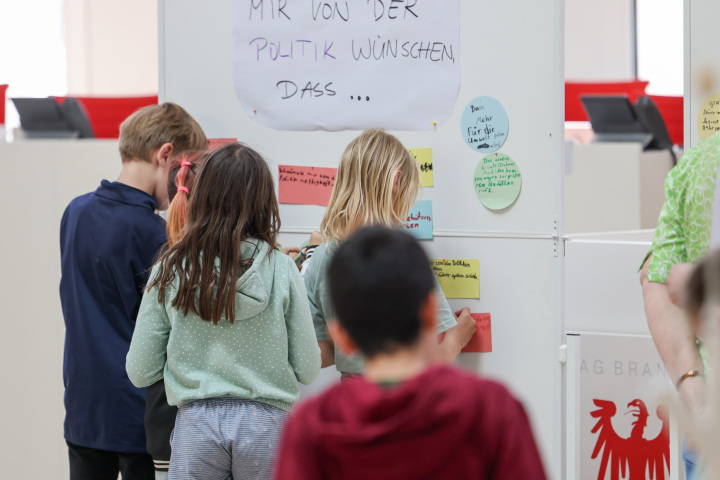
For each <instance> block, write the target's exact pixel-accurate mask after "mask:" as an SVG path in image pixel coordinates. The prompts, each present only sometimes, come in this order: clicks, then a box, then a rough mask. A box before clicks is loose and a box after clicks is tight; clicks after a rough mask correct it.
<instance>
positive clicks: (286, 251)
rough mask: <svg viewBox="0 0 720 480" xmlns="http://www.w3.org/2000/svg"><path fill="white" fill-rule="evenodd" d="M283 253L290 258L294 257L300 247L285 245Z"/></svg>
mask: <svg viewBox="0 0 720 480" xmlns="http://www.w3.org/2000/svg"><path fill="white" fill-rule="evenodd" d="M283 253H284V254H285V255H290V257H291V258H295V257H296V256H297V254H298V253H300V249H299V248H298V247H285V248H283ZM291 254H294V255H291Z"/></svg>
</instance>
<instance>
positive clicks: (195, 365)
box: [126, 239, 320, 410]
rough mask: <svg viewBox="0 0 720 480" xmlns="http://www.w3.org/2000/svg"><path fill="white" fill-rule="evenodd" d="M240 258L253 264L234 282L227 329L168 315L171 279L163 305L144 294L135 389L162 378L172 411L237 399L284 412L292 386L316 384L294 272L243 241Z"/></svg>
mask: <svg viewBox="0 0 720 480" xmlns="http://www.w3.org/2000/svg"><path fill="white" fill-rule="evenodd" d="M241 254H242V257H243V258H249V257H252V258H253V259H254V261H253V264H252V266H251V267H250V268H249V269H248V270H247V271H246V272H245V273H244V274H243V275H242V277H240V279H239V280H238V282H237V289H236V296H235V323H233V324H231V323H230V322H229V321H228V320H226V319H225V318H222V319H221V320H220V322H219V323H218V324H217V325H214V324H213V323H212V322H206V321H203V320H202V319H201V318H200V317H199V316H198V315H195V314H193V313H192V312H189V313H188V315H187V316H185V315H183V313H182V311H179V310H177V309H175V308H174V307H172V306H171V305H170V303H171V302H172V299H173V298H174V297H175V292H176V291H177V286H178V280H177V279H176V280H175V281H174V282H173V284H172V286H171V287H169V288H168V289H167V291H166V295H165V301H164V302H163V303H160V302H158V287H157V286H154V287H153V288H152V289H151V290H150V291H149V292H146V293H145V295H144V296H143V299H142V303H141V305H140V312H139V313H138V317H137V324H136V325H135V332H134V334H133V338H132V342H131V344H130V351H129V352H128V355H127V359H126V369H127V373H128V376H129V377H130V381H132V383H133V384H134V385H135V386H136V387H146V386H149V385H152V384H153V383H155V382H157V381H158V380H160V379H161V378H163V377H164V378H165V389H166V390H167V397H168V403H170V405H183V404H185V403H188V402H191V401H193V400H198V399H204V398H217V397H239V398H246V399H248V400H255V401H259V402H264V403H267V404H269V405H272V406H275V407H278V408H281V409H283V410H289V409H290V407H292V405H293V404H294V403H295V402H296V401H297V399H298V394H299V390H298V384H297V382H298V381H299V382H301V383H304V384H308V383H310V382H312V381H313V380H314V379H315V377H316V376H317V374H318V372H319V371H320V349H319V348H318V345H317V341H316V339H315V331H314V328H313V323H312V319H311V316H310V308H309V306H308V301H307V294H306V293H305V287H304V285H303V281H302V279H301V278H300V274H299V272H298V269H297V266H296V265H295V263H294V262H293V261H292V260H291V259H290V257H288V256H287V255H284V254H282V253H281V252H278V251H277V250H275V249H271V248H270V246H269V245H268V244H267V243H265V242H262V241H257V240H252V239H251V240H247V241H246V242H245V243H244V244H243V247H242V252H241ZM216 265H217V266H218V268H219V261H217V260H216ZM156 273H157V268H154V269H153V271H152V273H151V274H150V278H151V279H153V278H155V276H156Z"/></svg>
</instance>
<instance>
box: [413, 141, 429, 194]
mask: <svg viewBox="0 0 720 480" xmlns="http://www.w3.org/2000/svg"><path fill="white" fill-rule="evenodd" d="M408 152H410V155H412V156H413V158H415V160H416V161H417V163H418V166H419V167H420V186H421V187H432V186H433V156H432V148H408Z"/></svg>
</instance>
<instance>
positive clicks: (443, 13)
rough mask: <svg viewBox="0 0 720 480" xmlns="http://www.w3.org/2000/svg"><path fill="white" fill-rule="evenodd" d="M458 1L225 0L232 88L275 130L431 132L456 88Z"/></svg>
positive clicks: (450, 107) (451, 102)
mask: <svg viewBox="0 0 720 480" xmlns="http://www.w3.org/2000/svg"><path fill="white" fill-rule="evenodd" d="M459 44H460V20H459V0H444V1H442V2H440V1H433V2H431V1H424V0H423V1H421V0H393V1H389V0H367V1H350V0H325V1H320V0H296V1H292V2H290V1H287V0H233V62H234V63H233V70H234V74H235V80H234V81H235V92H236V94H237V96H238V99H239V100H240V103H241V105H242V107H243V108H244V110H245V112H246V113H247V114H248V115H249V116H250V117H251V118H253V119H255V120H256V121H258V122H260V123H261V124H263V125H267V126H269V127H271V128H275V129H278V130H321V129H322V130H347V129H358V130H361V129H365V128H368V127H377V126H381V127H385V128H389V129H396V130H429V129H431V128H432V127H433V122H436V123H442V122H444V121H445V120H446V119H447V118H448V117H449V116H450V114H451V113H452V110H453V107H454V106H455V101H456V99H457V94H458V90H459V88H460V61H459V55H460V45H459Z"/></svg>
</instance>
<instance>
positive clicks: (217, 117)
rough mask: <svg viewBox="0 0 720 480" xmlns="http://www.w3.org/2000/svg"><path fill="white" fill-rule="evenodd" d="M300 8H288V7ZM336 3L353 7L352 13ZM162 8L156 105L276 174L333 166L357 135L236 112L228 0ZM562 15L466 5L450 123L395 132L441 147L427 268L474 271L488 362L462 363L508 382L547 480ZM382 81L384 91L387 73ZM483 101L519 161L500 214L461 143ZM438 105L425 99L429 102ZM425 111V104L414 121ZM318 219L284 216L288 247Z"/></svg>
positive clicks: (531, 3)
mask: <svg viewBox="0 0 720 480" xmlns="http://www.w3.org/2000/svg"><path fill="white" fill-rule="evenodd" d="M413 1H414V0H413ZM423 2H429V0H417V4H418V5H421V4H422V3H423ZM269 3H270V2H268V4H269ZM276 3H277V2H276ZM279 3H285V2H279ZM291 3H292V2H291V1H290V0H288V2H287V4H288V8H289V6H290V5H291ZM295 3H298V2H295ZM300 3H302V2H300ZM315 3H316V5H317V4H318V3H320V2H315ZM327 3H332V4H333V5H334V2H327ZM348 3H349V4H350V5H351V6H352V5H355V4H357V3H360V4H366V3H367V2H366V0H362V1H358V2H355V1H348ZM371 3H372V2H371ZM389 3H390V2H385V4H386V5H388V4H389ZM405 3H413V2H412V1H411V2H405ZM432 3H435V2H432ZM450 3H452V2H450ZM256 4H257V2H256ZM337 4H338V5H340V6H341V7H343V8H344V4H345V2H344V1H343V2H337ZM159 8H160V10H159V18H160V100H161V101H173V102H177V103H178V104H180V105H182V106H183V107H184V108H186V109H187V110H188V111H189V112H190V113H191V114H192V115H193V116H194V117H195V118H196V119H197V120H198V121H199V122H200V124H201V125H202V126H203V128H204V129H205V130H206V132H207V134H208V136H209V137H237V138H239V139H240V140H242V141H244V142H246V143H248V144H249V145H251V146H252V147H254V148H256V149H257V150H258V151H260V152H261V153H262V154H263V155H264V156H265V157H266V158H267V160H268V161H269V162H270V164H271V168H272V169H273V170H274V171H275V172H276V174H277V168H278V165H298V166H315V167H337V165H338V163H339V160H340V155H341V153H342V152H343V150H344V148H345V146H346V145H347V144H348V142H349V141H350V140H352V139H353V138H354V137H356V136H357V135H358V133H359V132H358V131H357V130H347V131H336V132H328V131H280V130H275V129H272V128H269V127H267V126H264V125H262V124H261V123H260V122H258V121H256V120H255V119H253V118H251V116H250V115H249V114H248V111H247V109H246V108H243V105H242V103H241V102H240V100H238V97H237V95H236V89H235V76H234V66H233V0H208V1H206V2H195V1H191V0H167V1H164V0H160V2H159ZM562 13H563V2H562V1H561V0H548V1H542V2H537V1H535V0H523V1H520V2H494V1H485V0H484V1H476V0H461V1H460V13H459V17H460V40H459V48H460V52H461V54H460V56H459V63H460V90H459V93H457V101H456V102H455V103H454V106H453V110H452V114H451V115H450V116H449V118H448V119H447V120H446V121H444V122H441V120H442V119H438V120H437V123H438V124H437V125H432V127H431V129H430V130H428V131H398V130H393V131H392V133H393V134H395V135H397V136H398V138H400V140H401V141H402V142H403V143H404V144H405V145H406V146H407V147H408V148H431V149H432V154H433V173H434V186H433V187H426V188H423V189H422V192H421V195H420V199H422V200H431V201H432V214H433V231H434V239H433V240H425V241H423V242H422V243H423V245H424V246H425V247H426V248H427V250H428V252H429V254H430V256H431V257H432V258H455V259H478V260H479V264H480V298H479V299H457V300H455V299H453V300H451V301H450V303H451V306H452V307H454V308H458V309H459V308H461V307H463V306H468V307H470V309H471V311H472V312H477V313H482V312H489V313H490V314H491V315H492V334H493V352H492V353H484V354H478V353H468V354H462V355H461V357H460V359H459V361H458V363H459V364H460V365H462V366H463V367H465V368H469V369H471V370H474V371H476V372H478V373H481V374H484V375H488V376H492V377H495V378H498V379H500V380H501V381H503V382H505V383H506V384H508V385H509V386H510V388H511V389H512V391H513V392H515V393H516V394H517V395H518V396H519V397H520V398H521V399H522V401H523V403H524V404H525V406H526V407H527V409H528V412H529V414H530V417H531V420H532V424H533V427H534V429H535V434H536V438H537V440H538V443H539V445H540V448H541V451H542V454H543V458H544V460H545V463H546V468H547V470H548V475H549V478H560V477H561V475H562V469H563V430H562V424H563V420H562V419H563V411H562V408H563V407H562V389H563V383H562V382H563V380H562V378H563V376H562V367H561V365H560V363H559V362H558V354H557V352H558V347H559V346H560V345H561V343H562V342H563V340H564V338H563V325H562V262H563V254H562V245H561V244H558V236H559V234H560V232H561V231H562V226H561V221H562V219H561V208H562V207H561V205H562V188H563V164H562V155H563V115H564V107H563V98H564V92H563V81H564V79H563V56H562V49H563V41H562V40H563V38H562V35H563V34H562V32H563V21H562V20H563V15H562ZM428 33H430V32H428ZM253 38H254V37H253ZM427 38H429V39H431V38H432V35H428V37H427ZM365 39H366V41H367V35H365ZM388 78H390V77H388ZM373 80H374V81H375V82H382V81H384V80H385V77H384V74H383V73H378V74H377V75H376V76H375V77H374V78H373ZM406 81H407V85H408V88H411V87H412V85H413V84H414V82H417V81H419V80H417V79H416V78H414V77H413V75H408V78H407V79H406ZM449 93H453V92H450V91H445V90H444V91H442V92H439V93H438V95H440V96H442V95H446V94H449ZM481 96H489V97H492V98H494V99H496V100H497V101H498V102H499V103H500V104H501V105H502V106H503V108H504V110H505V111H506V112H507V115H508V119H509V130H508V133H507V138H506V140H505V142H504V144H503V145H502V147H501V148H500V150H498V152H499V153H501V154H505V155H508V156H509V157H511V158H512V159H513V160H514V162H515V164H516V165H517V168H518V169H519V171H520V172H521V174H522V190H521V191H520V194H519V197H518V199H517V201H516V202H515V203H514V204H513V205H512V206H511V207H509V208H507V209H504V210H500V211H491V210H489V209H487V208H485V207H484V206H483V205H482V204H481V203H480V201H479V200H478V198H477V196H476V193H475V186H474V172H475V168H476V166H477V165H478V163H479V162H480V161H481V160H482V158H483V156H484V154H482V153H479V152H478V151H473V149H471V148H468V145H467V144H466V142H465V139H464V138H463V134H462V131H461V114H462V112H463V109H465V107H466V106H467V105H468V103H469V102H471V101H472V100H473V99H476V98H478V97H481ZM436 101H437V100H436V98H434V97H429V98H423V99H422V101H421V103H434V102H436ZM423 108H424V107H423V105H421V104H419V105H418V111H421V110H422V109H423ZM251 114H254V113H252V112H251ZM337 115H344V116H347V115H350V114H349V113H348V112H345V111H339V112H337ZM394 121H395V119H393V118H385V119H381V120H379V121H378V123H377V125H376V126H378V127H385V128H389V127H392V126H393V125H395V124H394V123H393V122H394ZM478 121H480V120H478ZM323 212H324V207H321V206H309V205H281V206H280V214H281V219H282V235H281V241H282V242H283V244H286V245H290V244H299V243H300V242H302V241H304V240H306V239H307V237H308V236H309V233H310V232H311V231H312V230H314V229H317V227H318V226H319V224H320V220H321V218H322V215H323Z"/></svg>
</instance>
